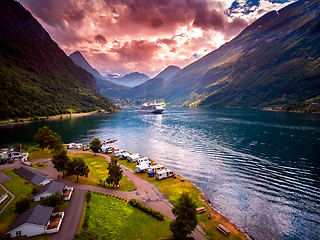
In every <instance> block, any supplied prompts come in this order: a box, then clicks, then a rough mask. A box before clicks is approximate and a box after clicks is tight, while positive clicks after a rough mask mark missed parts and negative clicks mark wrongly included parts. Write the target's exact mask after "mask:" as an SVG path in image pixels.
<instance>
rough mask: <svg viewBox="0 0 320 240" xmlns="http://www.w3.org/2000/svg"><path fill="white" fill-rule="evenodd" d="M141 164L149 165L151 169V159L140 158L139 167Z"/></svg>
mask: <svg viewBox="0 0 320 240" xmlns="http://www.w3.org/2000/svg"><path fill="white" fill-rule="evenodd" d="M139 164H147V165H148V166H149V167H150V166H151V162H150V161H149V158H147V157H142V158H139V159H138V160H137V165H139Z"/></svg>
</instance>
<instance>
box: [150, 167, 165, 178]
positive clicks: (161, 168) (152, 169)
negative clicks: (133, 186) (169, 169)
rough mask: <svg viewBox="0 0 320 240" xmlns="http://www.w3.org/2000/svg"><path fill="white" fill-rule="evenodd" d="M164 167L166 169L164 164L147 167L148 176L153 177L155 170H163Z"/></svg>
mask: <svg viewBox="0 0 320 240" xmlns="http://www.w3.org/2000/svg"><path fill="white" fill-rule="evenodd" d="M164 169H166V168H165V167H164V166H162V165H154V166H151V167H149V169H148V176H149V177H153V176H154V175H155V174H156V172H157V171H160V170H164Z"/></svg>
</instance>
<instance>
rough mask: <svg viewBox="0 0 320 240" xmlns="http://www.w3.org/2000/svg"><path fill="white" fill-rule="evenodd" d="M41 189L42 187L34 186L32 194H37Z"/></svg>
mask: <svg viewBox="0 0 320 240" xmlns="http://www.w3.org/2000/svg"><path fill="white" fill-rule="evenodd" d="M39 191H40V187H39V186H34V187H33V188H32V194H33V195H35V194H37V193H38V192H39Z"/></svg>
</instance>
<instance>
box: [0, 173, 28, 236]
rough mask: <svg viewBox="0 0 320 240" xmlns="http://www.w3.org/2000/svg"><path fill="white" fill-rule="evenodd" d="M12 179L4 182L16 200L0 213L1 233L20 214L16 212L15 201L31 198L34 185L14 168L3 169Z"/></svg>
mask: <svg viewBox="0 0 320 240" xmlns="http://www.w3.org/2000/svg"><path fill="white" fill-rule="evenodd" d="M2 171H3V172H4V173H5V174H6V175H7V176H9V177H10V178H11V179H12V180H11V181H8V182H4V183H2V185H3V186H4V187H5V188H7V189H8V190H9V191H10V192H11V193H12V194H13V195H14V196H15V198H14V200H13V201H12V202H11V203H10V204H9V206H8V207H7V208H6V209H5V210H4V211H3V212H2V213H1V214H0V233H4V232H6V231H7V230H8V229H9V227H10V226H11V224H12V223H13V222H14V221H15V219H16V218H17V217H18V214H17V213H15V212H14V208H15V203H16V202H17V201H18V200H20V199H21V198H25V197H28V198H31V197H32V189H33V185H32V184H31V183H28V182H27V181H25V180H24V179H23V178H20V177H19V176H18V175H16V174H15V173H14V172H13V170H12V169H5V170H2Z"/></svg>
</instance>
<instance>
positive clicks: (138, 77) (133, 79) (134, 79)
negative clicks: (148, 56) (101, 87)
mask: <svg viewBox="0 0 320 240" xmlns="http://www.w3.org/2000/svg"><path fill="white" fill-rule="evenodd" d="M149 79H150V78H149V77H148V76H147V75H145V74H143V73H138V72H133V73H129V74H126V75H124V76H122V77H111V78H109V81H111V82H113V83H116V84H119V85H123V86H127V87H135V86H138V85H140V84H142V83H144V82H146V81H148V80H149Z"/></svg>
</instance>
